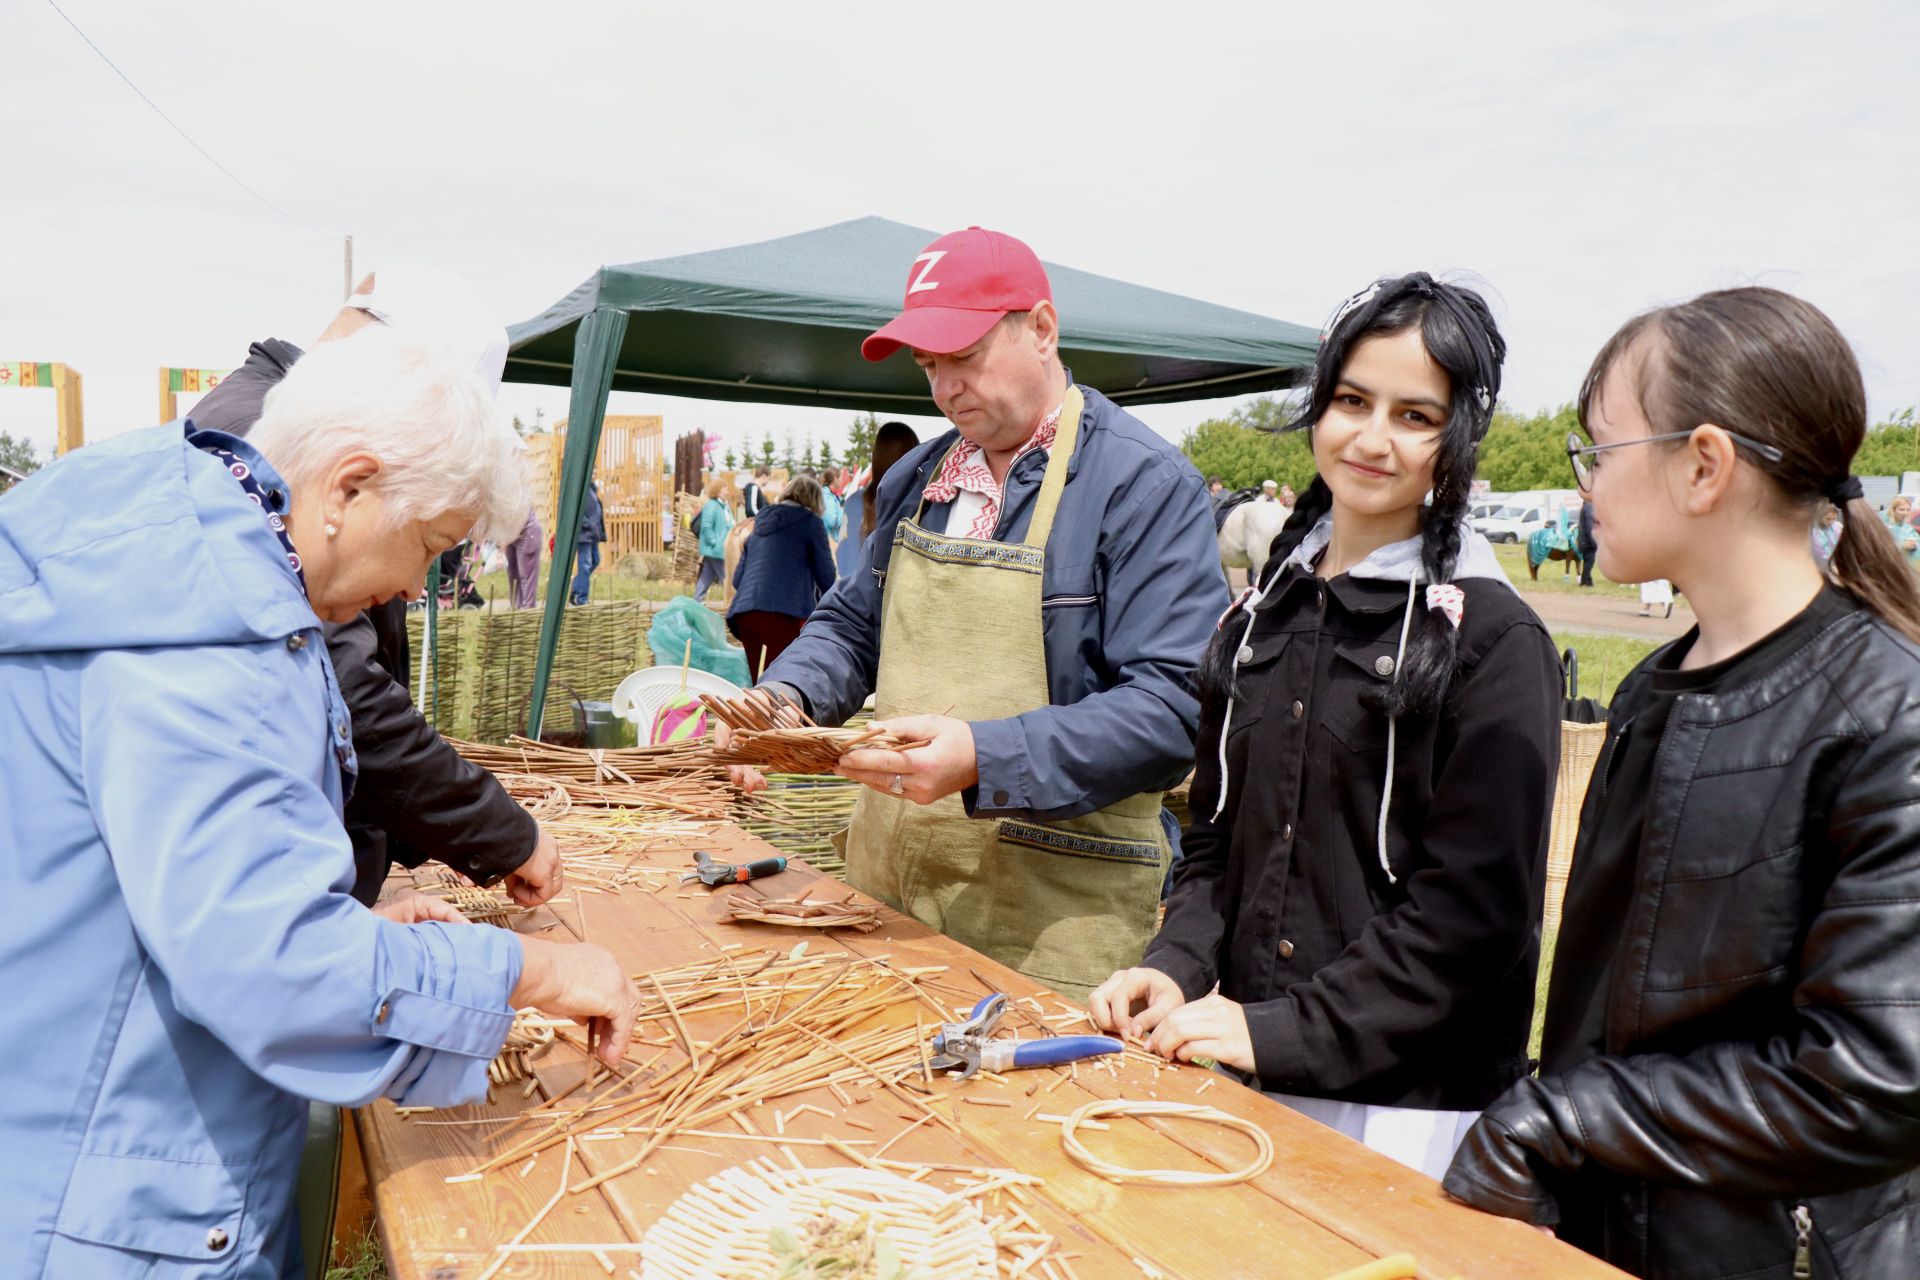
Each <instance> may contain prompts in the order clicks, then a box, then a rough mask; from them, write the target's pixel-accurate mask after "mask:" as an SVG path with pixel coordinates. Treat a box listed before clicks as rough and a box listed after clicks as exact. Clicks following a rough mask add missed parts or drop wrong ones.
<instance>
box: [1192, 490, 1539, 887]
mask: <svg viewBox="0 0 1920 1280" xmlns="http://www.w3.org/2000/svg"><path fill="white" fill-rule="evenodd" d="M1332 537H1333V516H1332V515H1331V514H1328V515H1323V516H1321V517H1320V519H1319V521H1318V522H1316V523H1315V525H1314V526H1313V528H1312V529H1310V530H1308V531H1307V535H1306V536H1305V537H1304V538H1302V539H1301V540H1300V542H1299V544H1298V545H1296V546H1295V547H1294V549H1293V550H1292V552H1290V553H1289V554H1288V556H1287V559H1286V561H1285V562H1284V563H1283V564H1281V565H1279V566H1278V567H1277V568H1276V567H1275V566H1274V565H1273V564H1271V563H1269V564H1268V565H1267V569H1266V574H1267V578H1266V581H1265V582H1264V583H1261V584H1259V585H1258V586H1255V587H1251V588H1249V589H1248V590H1247V592H1246V593H1245V594H1244V595H1242V596H1241V598H1240V599H1239V600H1238V601H1236V602H1235V603H1234V604H1233V605H1232V606H1230V607H1229V608H1228V609H1227V613H1226V616H1225V617H1224V618H1222V620H1221V625H1222V626H1227V625H1230V624H1231V623H1232V621H1233V614H1234V612H1235V610H1236V609H1237V610H1242V611H1244V612H1245V613H1246V615H1247V626H1246V630H1245V631H1243V632H1242V633H1241V637H1240V647H1239V648H1237V649H1236V650H1234V654H1233V660H1232V663H1231V665H1230V666H1229V668H1228V672H1227V707H1226V713H1225V714H1224V716H1223V717H1222V718H1221V721H1220V759H1219V765H1220V797H1219V800H1218V801H1217V802H1216V803H1215V805H1214V807H1213V820H1214V821H1216V822H1217V821H1219V819H1220V816H1221V815H1222V814H1224V813H1225V812H1226V811H1227V733H1228V731H1229V730H1230V729H1232V727H1233V700H1234V698H1235V696H1236V695H1237V694H1238V692H1239V689H1238V685H1239V682H1240V663H1241V662H1242V661H1243V660H1244V659H1246V658H1248V657H1251V656H1252V653H1253V651H1252V649H1251V647H1250V646H1249V645H1248V644H1247V637H1248V636H1250V635H1251V634H1252V633H1253V615H1254V611H1255V610H1256V609H1258V608H1259V607H1260V604H1261V602H1262V601H1263V600H1265V598H1266V596H1267V593H1268V592H1269V591H1270V590H1272V589H1273V586H1274V584H1275V583H1277V582H1279V581H1280V579H1281V578H1283V577H1285V576H1286V574H1287V570H1288V569H1290V568H1292V567H1294V566H1295V565H1299V566H1302V567H1305V566H1310V565H1312V564H1313V563H1314V562H1315V560H1316V559H1317V558H1318V557H1319V555H1320V553H1321V552H1323V551H1325V550H1326V548H1327V543H1328V542H1329V541H1330V540H1331V539H1332ZM1420 555H1421V540H1420V538H1418V537H1414V538H1408V539H1407V540H1405V541H1404V542H1396V543H1393V544H1391V545H1389V546H1386V547H1382V548H1380V549H1378V550H1376V551H1375V552H1373V554H1371V555H1369V556H1368V557H1367V558H1366V559H1365V560H1363V561H1362V562H1361V563H1359V564H1357V565H1355V566H1354V567H1353V568H1352V569H1350V570H1348V572H1349V573H1350V574H1351V575H1352V576H1353V577H1355V578H1359V579H1363V580H1366V581H1373V582H1380V581H1386V582H1399V581H1401V580H1402V578H1404V579H1405V581H1406V584H1407V613H1406V617H1404V618H1402V619H1401V621H1400V649H1399V653H1398V655H1397V656H1396V657H1395V658H1394V662H1393V678H1394V679H1395V680H1398V679H1399V678H1400V668H1401V666H1402V665H1403V664H1404V663H1405V662H1406V657H1407V637H1408V635H1409V633H1410V632H1411V631H1412V629H1413V610H1414V605H1415V603H1416V601H1417V600H1418V592H1419V577H1420V573H1421V561H1420ZM1453 578H1454V583H1457V582H1459V581H1461V580H1462V579H1466V578H1478V579H1484V580H1486V581H1489V582H1498V583H1499V584H1500V585H1501V586H1503V587H1505V588H1506V589H1507V590H1509V591H1512V590H1513V589H1514V587H1513V584H1512V583H1511V582H1509V581H1508V580H1507V574H1506V570H1505V569H1503V568H1502V567H1501V566H1500V561H1499V558H1498V557H1497V556H1495V555H1494V553H1493V547H1492V546H1491V545H1489V544H1488V542H1487V540H1486V539H1485V538H1484V537H1482V536H1481V535H1480V534H1477V533H1475V532H1473V530H1471V529H1469V528H1468V527H1467V526H1466V525H1465V523H1462V524H1461V526H1460V554H1459V557H1458V558H1457V559H1456V561H1455V563H1454V570H1453ZM1454 583H1442V584H1438V585H1435V586H1430V587H1428V588H1427V598H1426V606H1427V608H1429V609H1439V610H1440V611H1441V612H1442V613H1443V614H1445V615H1446V618H1447V621H1448V622H1451V623H1452V624H1453V626H1454V627H1455V629H1456V630H1457V629H1458V628H1459V626H1460V613H1461V606H1462V603H1463V602H1464V595H1463V594H1462V592H1461V590H1460V588H1459V587H1458V586H1456V585H1454ZM1397 737H1398V734H1397V733H1396V731H1395V721H1394V720H1392V719H1389V720H1388V721H1387V779H1386V786H1385V787H1384V788H1383V793H1382V795H1381V799H1380V823H1379V827H1378V833H1379V834H1378V843H1379V855H1380V869H1381V870H1382V871H1385V872H1386V873H1387V881H1388V883H1390V884H1397V883H1399V881H1398V880H1397V879H1396V877H1395V876H1394V874H1393V868H1392V867H1391V866H1389V865H1388V859H1387V810H1388V807H1389V806H1390V805H1391V804H1392V801H1393V761H1394V755H1395V748H1396V746H1397V742H1396V739H1397Z"/></svg>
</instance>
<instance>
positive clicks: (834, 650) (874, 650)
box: [760, 437, 946, 724]
mask: <svg viewBox="0 0 1920 1280" xmlns="http://www.w3.org/2000/svg"><path fill="white" fill-rule="evenodd" d="M945 440H946V437H942V438H941V439H940V440H937V441H934V442H932V443H930V444H923V445H921V446H920V447H919V448H918V449H915V450H913V451H912V452H910V453H908V454H907V456H906V457H904V458H902V459H901V460H900V461H898V462H896V463H894V464H893V466H892V467H891V468H889V469H888V471H887V474H886V475H885V476H884V477H882V479H881V481H880V486H879V489H878V490H877V493H876V494H875V496H874V497H873V498H872V499H871V500H872V501H873V502H875V503H876V504H877V505H875V507H874V509H873V511H874V516H875V519H874V534H873V536H872V537H870V538H868V539H867V540H866V542H865V543H864V544H863V545H862V546H861V548H860V559H859V563H858V565H857V567H856V568H855V569H854V571H853V572H852V573H851V574H849V575H848V576H847V577H846V578H845V579H843V580H841V581H840V582H839V583H838V584H837V585H836V586H834V588H833V589H832V590H830V591H828V592H827V595H826V598H825V599H823V600H821V601H820V603H819V605H818V606H816V607H815V608H814V611H813V612H812V614H810V615H809V616H808V618H807V624H806V626H805V627H804V628H802V629H801V632H800V636H799V638H798V639H796V640H795V641H794V642H793V643H792V644H790V645H788V646H787V649H786V652H785V653H782V654H781V655H780V656H779V657H777V658H775V659H774V660H773V661H772V663H770V664H769V665H768V667H767V670H766V673H765V674H764V675H763V676H762V678H761V681H760V683H761V684H763V685H766V684H778V685H780V686H781V693H782V696H787V697H791V698H793V699H794V700H795V701H797V702H798V703H799V704H800V705H801V707H802V708H803V709H804V710H805V711H806V712H807V714H808V715H810V716H812V717H813V718H814V719H815V720H818V721H819V722H820V723H821V724H845V723H846V721H847V717H848V716H851V715H852V714H853V713H854V712H856V711H858V710H859V709H860V705H861V704H862V703H863V702H865V701H866V700H867V695H868V694H870V693H872V692H873V686H874V681H875V680H876V679H877V678H878V677H879V671H880V600H881V590H882V588H881V580H880V574H881V573H884V572H886V566H887V562H888V557H889V556H890V555H891V554H892V550H893V531H894V528H895V526H897V525H898V524H899V523H900V521H901V520H902V519H904V518H905V517H907V516H909V515H911V514H912V510H913V507H914V504H915V502H916V500H917V499H918V498H919V496H920V487H921V484H922V483H923V482H924V480H923V476H922V474H921V472H922V468H924V467H930V466H931V465H932V459H933V457H934V450H935V449H936V448H938V449H942V450H944V448H945Z"/></svg>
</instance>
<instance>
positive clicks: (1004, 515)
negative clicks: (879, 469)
mask: <svg viewBox="0 0 1920 1280" xmlns="http://www.w3.org/2000/svg"><path fill="white" fill-rule="evenodd" d="M1081 392H1082V393H1083V394H1084V395H1085V397H1086V407H1085V408H1084V410H1083V411H1082V413H1081V417H1080V439H1079V445H1078V447H1077V448H1076V449H1075V450H1074V454H1073V460H1072V462H1071V463H1070V464H1069V466H1068V468H1067V484H1066V488H1065V490H1064V491H1062V493H1061V496H1060V508H1059V511H1058V513H1057V514H1056V515H1055V518H1054V524H1053V535H1052V538H1051V539H1050V540H1049V542H1048V545H1047V548H1046V552H1047V560H1046V572H1045V574H1044V576H1043V578H1042V592H1043V595H1044V599H1043V601H1042V605H1041V627H1042V632H1043V635H1044V637H1045V642H1046V652H1047V687H1048V690H1049V692H1050V694H1051V697H1052V705H1050V706H1046V707H1041V708H1038V709H1037V710H1034V711H1029V712H1026V713H1025V714H1023V715H1018V716H1013V717H1010V718H1008V719H1005V720H989V721H979V722H975V723H974V724H973V726H972V728H973V741H974V750H975V754H976V756H977V758H978V761H979V771H980V782H979V785H978V786H977V787H973V788H969V789H968V790H967V791H966V792H965V793H963V796H962V798H963V799H964V800H965V802H966V805H967V811H968V813H969V814H971V815H972V816H974V817H979V818H1024V819H1028V820H1035V821H1049V820H1058V819H1061V818H1071V817H1077V816H1079V815H1080V814H1083V813H1090V812H1092V811H1093V810H1095V809H1100V808H1105V807H1106V806H1107V805H1109V804H1112V803H1113V802H1115V801H1116V800H1120V799H1123V798H1124V797H1126V796H1130V795H1137V794H1139V793H1141V792H1146V791H1157V790H1162V789H1164V788H1167V787H1171V786H1173V785H1175V784H1176V783H1178V782H1179V781H1180V780H1181V779H1182V778H1184V777H1185V776H1186V775H1187V772H1188V770H1190V769H1191V768H1192V767H1193V735H1194V730H1195V727H1196V725H1197V723H1198V720H1199V704H1198V701H1197V699H1196V697H1195V694H1194V690H1193V683H1192V677H1193V672H1194V669H1195V668H1196V667H1197V666H1198V665H1199V662H1200V657H1201V654H1202V653H1203V652H1204V651H1205V649H1206V645H1207V641H1208V639H1209V638H1210V637H1211V636H1212V635H1213V629H1214V623H1215V621H1216V620H1217V619H1218V618H1219V617H1220V614H1221V612H1222V611H1223V610H1224V609H1225V608H1226V607H1227V583H1226V577H1225V575H1224V574H1223V573H1222V571H1221V568H1220V553H1219V551H1218V549H1217V547H1216V546H1215V543H1214V534H1213V516H1212V513H1211V509H1210V507H1209V505H1208V502H1207V492H1206V486H1205V485H1204V484H1203V483H1202V482H1201V479H1200V474H1199V472H1197V471H1195V470H1194V469H1193V464H1192V463H1190V462H1188V461H1187V460H1186V458H1185V457H1183V456H1182V455H1181V454H1180V452H1179V451H1178V450H1176V449H1175V448H1174V447H1173V446H1172V445H1171V444H1169V443H1167V442H1166V441H1165V440H1163V439H1161V438H1160V437H1159V436H1158V435H1156V434H1155V433H1154V432H1153V431H1152V430H1151V429H1150V428H1149V427H1147V425H1146V424H1145V423H1142V422H1141V421H1140V420H1139V419H1137V418H1134V417H1133V416H1132V415H1130V414H1128V413H1127V412H1126V411H1124V410H1123V409H1121V408H1120V407H1119V406H1118V405H1116V404H1114V403H1113V402H1112V401H1111V400H1109V399H1107V398H1106V397H1105V396H1103V395H1101V394H1100V393H1099V392H1098V391H1095V390H1093V389H1092V388H1091V387H1082V388H1081ZM958 439H959V432H958V431H947V432H946V433H945V434H943V435H941V436H940V437H938V438H937V439H934V440H931V441H928V442H926V443H925V444H922V445H921V446H920V447H919V448H917V449H915V450H914V451H913V452H911V453H909V454H907V456H906V457H904V458H902V459H901V460H900V461H899V462H897V463H895V464H894V465H893V466H892V467H891V468H889V469H888V471H887V474H886V477H885V479H884V480H882V481H881V484H880V488H879V493H878V496H877V497H875V496H874V495H872V494H871V493H869V495H868V500H869V501H875V502H877V503H878V506H877V507H876V508H875V511H876V518H875V522H874V531H873V534H872V536H870V537H869V538H868V539H867V540H866V542H865V544H864V545H863V546H862V547H861V550H860V562H859V568H858V569H857V570H856V571H855V572H854V574H853V575H852V576H851V577H849V578H845V579H842V580H841V582H840V583H839V585H837V586H836V587H835V588H834V589H833V591H832V592H831V593H830V594H829V595H828V596H827V598H826V599H824V600H822V601H821V602H820V607H819V608H818V609H816V610H815V611H814V613H813V616H812V617H811V618H810V619H809V620H808V622H807V626H806V629H805V630H804V631H802V632H801V633H800V638H799V639H798V640H796V641H794V643H793V644H792V645H791V646H790V647H789V648H788V649H787V651H786V652H785V653H783V654H781V655H780V657H779V658H778V659H776V660H775V661H774V662H773V664H772V665H771V666H769V667H768V668H767V672H766V677H765V680H764V683H768V684H783V685H786V686H787V687H788V688H790V689H791V690H793V691H794V692H796V693H798V694H799V695H800V697H801V699H802V701H803V702H804V704H805V706H806V708H807V710H808V712H809V713H810V714H811V715H812V716H813V717H814V718H815V719H816V720H819V721H820V722H821V723H822V724H839V723H842V722H843V721H845V720H846V718H847V717H848V716H850V715H852V714H853V713H854V712H855V711H857V710H858V709H859V707H860V704H861V703H862V702H864V701H865V700H866V698H867V696H868V695H869V694H870V693H872V691H873V685H874V679H875V676H876V674H877V672H878V670H879V658H880V599H881V591H882V587H883V584H884V579H885V575H886V571H887V563H888V559H889V557H890V555H891V553H892V549H893V533H894V526H896V525H897V524H899V522H900V521H901V519H903V518H906V517H911V516H912V515H913V514H914V512H915V511H916V510H917V509H918V508H919V506H920V493H921V490H922V489H924V488H925V487H926V485H927V483H928V481H929V480H930V479H931V478H932V476H933V473H934V471H935V469H936V468H938V467H939V465H940V460H941V459H942V458H944V457H945V456H946V453H947V450H948V449H949V448H950V447H951V446H952V445H953V444H954V442H955V441H957V440H958ZM1046 466H1047V455H1046V454H1045V453H1044V452H1041V451H1038V450H1036V451H1034V452H1032V453H1029V454H1027V455H1026V456H1025V457H1023V458H1021V459H1020V460H1019V461H1018V462H1016V463H1015V464H1014V466H1013V469H1012V470H1011V471H1010V472H1009V473H1008V475H1007V482H1006V496H1005V502H1004V504H1003V506H1002V508H1001V513H1000V525H999V528H998V529H997V530H995V533H994V537H995V538H996V539H997V540H998V541H1001V542H1015V541H1018V540H1019V539H1021V538H1023V537H1025V536H1026V532H1027V526H1028V525H1029V524H1030V523H1031V522H1032V520H1033V508H1034V502H1035V499H1036V498H1037V497H1038V495H1039V491H1040V479H1041V477H1042V476H1043V475H1044V474H1045V472H1046ZM950 505H951V504H948V503H941V504H938V505H930V506H929V507H928V508H927V511H926V514H925V515H924V517H922V519H921V524H922V525H923V527H925V528H927V529H929V530H931V531H934V532H945V531H946V519H947V514H948V509H949V507H950Z"/></svg>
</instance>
